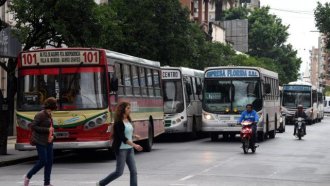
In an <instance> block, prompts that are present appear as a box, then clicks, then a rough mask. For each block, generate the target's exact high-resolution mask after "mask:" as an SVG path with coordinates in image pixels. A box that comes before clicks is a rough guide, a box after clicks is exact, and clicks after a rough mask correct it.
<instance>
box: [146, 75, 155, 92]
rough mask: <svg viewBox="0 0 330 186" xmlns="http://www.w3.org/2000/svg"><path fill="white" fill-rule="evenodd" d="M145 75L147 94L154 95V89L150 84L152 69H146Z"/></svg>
mask: <svg viewBox="0 0 330 186" xmlns="http://www.w3.org/2000/svg"><path fill="white" fill-rule="evenodd" d="M146 73H147V75H146V77H147V87H148V95H149V97H153V96H154V89H153V85H152V70H151V69H146Z"/></svg>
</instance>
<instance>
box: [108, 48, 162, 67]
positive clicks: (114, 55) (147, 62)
mask: <svg viewBox="0 0 330 186" xmlns="http://www.w3.org/2000/svg"><path fill="white" fill-rule="evenodd" d="M105 53H106V55H107V58H113V59H119V60H123V61H129V62H134V63H139V64H143V65H148V66H154V67H160V62H158V61H151V60H148V59H143V58H139V57H134V56H130V55H127V54H123V53H119V52H114V51H110V50H105Z"/></svg>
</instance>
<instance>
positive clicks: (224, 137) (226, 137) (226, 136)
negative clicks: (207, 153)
mask: <svg viewBox="0 0 330 186" xmlns="http://www.w3.org/2000/svg"><path fill="white" fill-rule="evenodd" d="M222 139H223V141H228V140H229V134H228V133H223V134H222Z"/></svg>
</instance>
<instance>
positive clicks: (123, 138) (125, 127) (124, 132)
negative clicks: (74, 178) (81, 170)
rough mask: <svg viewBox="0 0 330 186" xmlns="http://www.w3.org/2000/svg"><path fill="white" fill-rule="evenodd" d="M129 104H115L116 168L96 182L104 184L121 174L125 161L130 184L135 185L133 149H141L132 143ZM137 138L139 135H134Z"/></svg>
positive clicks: (135, 174) (114, 143)
mask: <svg viewBox="0 0 330 186" xmlns="http://www.w3.org/2000/svg"><path fill="white" fill-rule="evenodd" d="M130 113H131V106H130V104H129V103H127V102H122V103H120V104H119V105H118V106H117V109H116V115H115V123H114V126H113V143H112V148H113V149H114V151H115V155H116V161H117V162H116V163H117V164H116V170H115V171H114V172H113V173H111V174H109V175H108V176H107V177H105V178H104V179H102V180H101V181H99V182H98V183H96V185H99V186H105V185H107V184H108V183H110V182H112V181H113V180H115V179H117V178H118V177H120V176H121V175H123V172H124V167H125V162H126V164H127V166H128V169H129V171H130V186H137V171H136V166H135V160H134V149H136V150H137V151H142V150H143V149H142V147H141V146H140V145H137V144H135V143H133V140H132V139H133V125H132V120H131V117H130ZM134 137H137V138H139V136H134Z"/></svg>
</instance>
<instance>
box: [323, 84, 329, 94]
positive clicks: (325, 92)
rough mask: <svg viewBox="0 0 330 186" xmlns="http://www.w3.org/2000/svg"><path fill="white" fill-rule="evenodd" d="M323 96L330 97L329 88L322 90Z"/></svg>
mask: <svg viewBox="0 0 330 186" xmlns="http://www.w3.org/2000/svg"><path fill="white" fill-rule="evenodd" d="M324 95H325V96H330V86H326V87H325V89H324Z"/></svg>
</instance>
